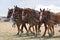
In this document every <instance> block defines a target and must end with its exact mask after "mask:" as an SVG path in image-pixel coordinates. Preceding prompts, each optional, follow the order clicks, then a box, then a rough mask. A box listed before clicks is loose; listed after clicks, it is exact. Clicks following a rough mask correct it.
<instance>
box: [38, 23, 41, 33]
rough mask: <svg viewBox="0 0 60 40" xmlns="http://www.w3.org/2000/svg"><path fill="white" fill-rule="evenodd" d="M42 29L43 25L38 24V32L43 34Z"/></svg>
mask: <svg viewBox="0 0 60 40" xmlns="http://www.w3.org/2000/svg"><path fill="white" fill-rule="evenodd" d="M40 27H41V25H40V24H38V32H41V30H40Z"/></svg>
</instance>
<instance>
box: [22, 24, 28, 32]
mask: <svg viewBox="0 0 60 40" xmlns="http://www.w3.org/2000/svg"><path fill="white" fill-rule="evenodd" d="M23 25H24V27H25V29H26V31H27V33H28V30H27V27H26V25H25V23H24V24H23Z"/></svg>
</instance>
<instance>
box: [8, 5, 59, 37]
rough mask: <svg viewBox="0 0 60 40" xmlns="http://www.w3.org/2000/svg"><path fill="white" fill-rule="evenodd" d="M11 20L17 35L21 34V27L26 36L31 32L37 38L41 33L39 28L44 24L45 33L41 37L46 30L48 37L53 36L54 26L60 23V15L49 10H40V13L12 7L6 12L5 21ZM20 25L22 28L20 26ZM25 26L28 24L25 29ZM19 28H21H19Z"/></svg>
mask: <svg viewBox="0 0 60 40" xmlns="http://www.w3.org/2000/svg"><path fill="white" fill-rule="evenodd" d="M11 17H12V18H13V21H14V24H16V25H17V29H18V33H17V35H19V33H20V32H21V33H23V27H24V28H25V29H26V31H27V34H28V33H29V32H31V33H32V34H34V35H35V37H37V34H38V33H39V32H41V30H40V27H41V25H42V24H44V27H45V31H44V34H43V37H44V36H45V34H46V31H47V30H48V34H49V36H53V35H54V25H55V24H59V23H60V13H57V14H55V13H53V12H51V11H49V10H45V9H43V10H42V9H40V11H37V10H34V9H31V8H24V9H23V8H20V7H18V6H14V8H12V9H9V10H8V15H7V19H10V18H11ZM21 24H22V26H20V25H21ZM26 24H29V27H28V29H27V26H26ZM20 27H21V28H20ZM31 28H32V29H31Z"/></svg>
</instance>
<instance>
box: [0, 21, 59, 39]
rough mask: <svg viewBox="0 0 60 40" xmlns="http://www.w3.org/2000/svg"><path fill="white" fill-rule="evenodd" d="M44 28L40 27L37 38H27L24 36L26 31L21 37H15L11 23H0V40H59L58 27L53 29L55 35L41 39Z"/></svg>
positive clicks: (14, 29) (14, 30) (30, 36)
mask: <svg viewBox="0 0 60 40" xmlns="http://www.w3.org/2000/svg"><path fill="white" fill-rule="evenodd" d="M43 29H44V27H41V33H40V35H38V37H34V35H32V34H29V36H27V35H26V33H25V32H26V31H24V33H23V34H22V36H20V35H19V36H18V35H16V33H17V27H15V28H13V27H12V23H9V22H0V40H60V33H59V32H58V30H60V27H56V28H55V35H54V36H53V37H51V38H49V37H48V35H46V37H43V38H42V37H41V35H42V34H43V32H44V30H43Z"/></svg>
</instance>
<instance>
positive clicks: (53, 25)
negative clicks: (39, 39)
mask: <svg viewBox="0 0 60 40" xmlns="http://www.w3.org/2000/svg"><path fill="white" fill-rule="evenodd" d="M52 29H53V35H54V25H53V26H52Z"/></svg>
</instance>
